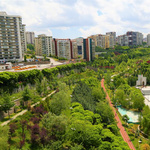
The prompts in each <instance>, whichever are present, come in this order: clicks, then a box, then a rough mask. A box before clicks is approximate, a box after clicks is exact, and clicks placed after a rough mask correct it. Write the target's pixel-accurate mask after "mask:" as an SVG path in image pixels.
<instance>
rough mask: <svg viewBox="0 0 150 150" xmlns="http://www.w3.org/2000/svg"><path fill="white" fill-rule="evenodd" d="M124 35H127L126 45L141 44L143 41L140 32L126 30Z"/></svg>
mask: <svg viewBox="0 0 150 150" xmlns="http://www.w3.org/2000/svg"><path fill="white" fill-rule="evenodd" d="M126 35H127V36H128V46H136V45H142V42H143V34H142V33H140V32H133V31H128V32H127V33H126Z"/></svg>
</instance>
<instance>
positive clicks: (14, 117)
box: [1, 91, 56, 126]
mask: <svg viewBox="0 0 150 150" xmlns="http://www.w3.org/2000/svg"><path fill="white" fill-rule="evenodd" d="M55 92H56V91H53V92H52V93H50V94H49V95H47V96H46V97H44V98H42V101H44V100H45V99H46V98H47V97H49V96H51V95H52V94H54V93H55ZM39 103H40V102H37V103H35V104H33V105H31V108H32V107H34V106H36V105H38V104H39ZM27 111H28V110H27V109H25V110H23V111H21V112H20V113H18V114H16V115H15V116H13V117H12V118H10V119H9V120H7V121H5V122H3V123H2V124H1V126H4V125H7V124H8V123H9V122H10V121H12V120H14V119H16V118H17V117H18V116H21V115H23V114H24V113H26V112H27Z"/></svg>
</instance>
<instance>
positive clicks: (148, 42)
mask: <svg viewBox="0 0 150 150" xmlns="http://www.w3.org/2000/svg"><path fill="white" fill-rule="evenodd" d="M147 45H148V46H150V34H148V35H147Z"/></svg>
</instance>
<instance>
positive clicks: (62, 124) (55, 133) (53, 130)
mask: <svg viewBox="0 0 150 150" xmlns="http://www.w3.org/2000/svg"><path fill="white" fill-rule="evenodd" d="M67 124H68V120H67V117H66V116H64V115H60V116H56V115H55V114H52V113H51V112H49V113H48V114H45V115H44V117H43V118H42V125H43V127H44V128H45V129H47V131H48V132H49V135H50V136H52V137H55V138H57V140H62V138H63V135H64V134H65V132H66V128H67Z"/></svg>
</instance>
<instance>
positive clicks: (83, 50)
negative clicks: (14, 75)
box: [0, 12, 150, 62]
mask: <svg viewBox="0 0 150 150" xmlns="http://www.w3.org/2000/svg"><path fill="white" fill-rule="evenodd" d="M142 42H143V34H142V33H140V32H133V31H128V32H127V33H126V34H124V35H120V36H118V37H116V32H107V33H106V34H105V35H103V34H96V35H91V36H89V37H88V38H82V37H79V38H76V39H57V38H52V36H47V35H45V34H41V35H38V36H37V37H35V34H34V32H26V30H25V25H24V24H23V23H22V17H21V16H15V15H7V13H6V12H0V62H6V61H16V60H17V61H22V60H23V58H24V53H25V52H26V50H27V44H34V45H35V51H36V55H39V56H43V55H46V56H50V55H51V56H58V57H64V58H66V59H76V58H81V59H85V60H87V61H92V60H93V59H94V56H95V46H99V47H101V48H104V49H107V48H114V46H115V45H116V44H118V45H120V46H136V45H142ZM147 45H148V46H150V34H148V35H147Z"/></svg>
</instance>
